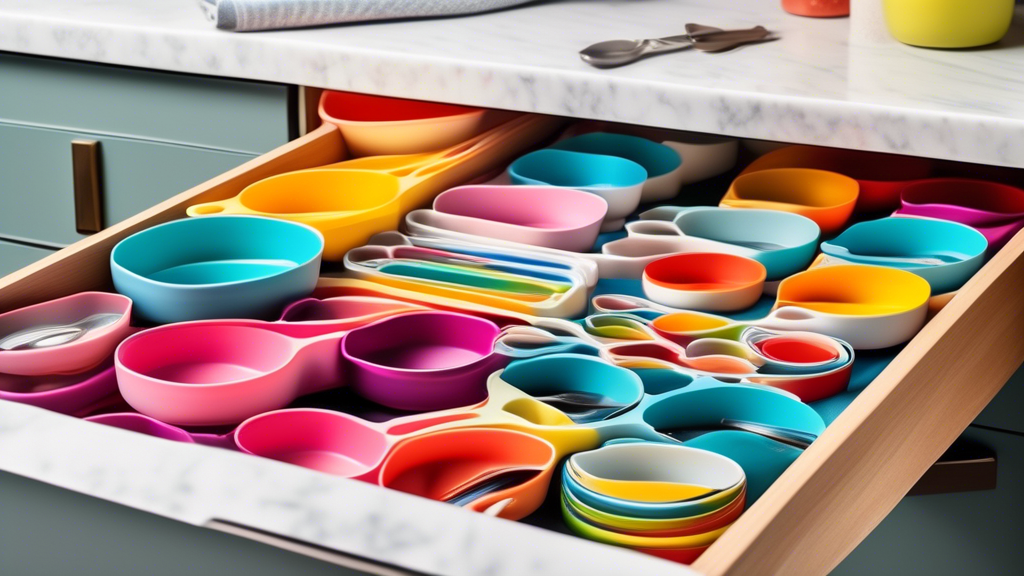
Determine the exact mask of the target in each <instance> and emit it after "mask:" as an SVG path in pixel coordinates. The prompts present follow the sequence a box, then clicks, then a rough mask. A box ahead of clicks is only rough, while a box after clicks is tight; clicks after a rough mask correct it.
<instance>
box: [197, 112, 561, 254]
mask: <svg viewBox="0 0 1024 576" xmlns="http://www.w3.org/2000/svg"><path fill="white" fill-rule="evenodd" d="M559 123H560V120H558V119H552V118H548V117H544V116H522V117H519V118H516V119H514V120H511V121H509V122H507V123H505V124H502V125H501V126H498V127H496V128H493V129H491V130H489V131H487V132H485V133H483V134H481V135H479V136H476V137H474V138H472V139H470V140H467V141H466V142H463V143H461V144H458V145H456V146H453V147H451V148H448V149H445V150H441V151H438V152H433V153H427V154H413V155H408V156H378V157H371V158H362V159H356V160H349V161H347V162H341V163H338V164H331V165H329V166H325V167H321V168H316V169H311V170H300V171H298V172H288V173H285V174H279V175H277V176H272V177H270V178H267V179H264V180H261V181H259V182H256V183H254V184H252V185H250V186H248V187H247V188H246V189H244V190H242V192H241V193H239V194H238V195H237V196H235V197H232V198H228V199H226V200H220V201H215V202H207V203H203V204H197V205H194V206H191V207H189V208H188V211H187V212H188V215H189V216H205V215H209V214H255V215H260V216H268V217H272V218H279V219H282V220H290V221H293V222H301V223H304V224H308V225H309V226H312V227H314V228H316V229H317V230H319V231H320V232H321V233H323V235H324V239H325V242H326V243H325V247H324V259H325V260H329V261H337V260H341V258H342V257H343V256H344V254H345V252H347V251H348V250H349V249H351V248H354V247H356V246H361V245H363V244H365V243H366V241H367V240H368V239H369V238H370V236H372V235H373V234H376V233H378V232H383V231H385V230H394V229H396V228H398V225H399V223H400V222H401V217H402V215H403V214H405V213H406V212H408V211H409V210H412V209H414V208H420V207H423V206H424V205H426V204H429V203H430V202H431V201H432V200H433V199H434V197H435V196H436V195H437V194H439V193H440V192H442V191H444V190H446V189H448V188H450V187H452V186H453V185H455V184H461V183H463V182H466V181H467V180H471V179H472V178H474V177H476V176H479V175H480V174H483V173H486V172H488V171H490V170H492V169H494V168H495V167H497V166H499V165H502V163H503V162H505V161H507V160H508V159H509V158H510V157H512V156H513V155H515V154H516V153H517V152H518V151H519V150H521V149H522V148H524V147H526V146H529V145H531V144H533V143H534V142H536V141H537V140H539V139H542V138H544V137H545V136H546V135H547V134H549V133H550V132H552V131H554V130H555V129H556V128H557V126H558V125H559Z"/></svg>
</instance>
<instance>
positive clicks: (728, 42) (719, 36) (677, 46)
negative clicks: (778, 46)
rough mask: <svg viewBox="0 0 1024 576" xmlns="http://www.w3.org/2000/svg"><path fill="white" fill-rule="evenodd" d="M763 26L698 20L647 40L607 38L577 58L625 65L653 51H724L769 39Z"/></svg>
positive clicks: (601, 65)
mask: <svg viewBox="0 0 1024 576" xmlns="http://www.w3.org/2000/svg"><path fill="white" fill-rule="evenodd" d="M770 34H771V33H770V32H769V31H768V30H766V29H765V28H764V27H763V26H755V27H754V28H750V29H747V30H721V29H719V28H712V27H710V26H701V25H699V24H687V25H686V34H682V35H679V36H668V37H666V38H649V39H647V40H608V41H606V42H598V43H597V44H593V45H591V46H588V47H586V48H584V49H583V50H580V58H582V59H583V61H584V62H586V63H587V64H590V65H591V66H596V67H598V68H613V67H616V66H624V65H626V64H630V63H633V62H636V61H637V60H640V59H641V58H645V57H647V56H652V55H655V54H664V53H667V52H675V51H678V50H685V49H687V48H695V49H697V50H700V51H702V52H723V51H725V50H731V49H732V48H735V47H737V46H740V45H743V44H748V43H751V42H759V41H762V40H766V39H768V37H769V35H770Z"/></svg>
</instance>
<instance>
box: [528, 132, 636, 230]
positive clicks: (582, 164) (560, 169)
mask: <svg viewBox="0 0 1024 576" xmlns="http://www.w3.org/2000/svg"><path fill="white" fill-rule="evenodd" d="M508 174H509V177H510V178H511V179H512V183H513V184H529V185H539V186H562V187H565V188H575V189H577V190H583V191H585V192H590V193H591V194H596V195H598V196H600V197H601V198H603V199H604V200H605V202H607V203H608V213H607V215H606V216H605V219H604V224H602V225H601V231H602V232H613V231H615V230H619V229H621V228H622V226H623V224H625V223H626V217H627V216H629V215H630V214H632V213H633V211H634V210H636V207H637V206H639V205H640V197H641V194H642V193H643V187H644V183H645V182H646V181H647V170H644V168H643V166H641V165H639V164H637V163H636V162H633V161H631V160H626V159H625V158H619V157H617V156H605V155H601V154H586V153H583V152H570V151H568V150H552V149H546V150H537V151H536V152H531V153H529V154H527V155H525V156H523V157H521V158H519V159H518V160H516V161H515V162H513V163H512V164H511V165H510V166H509V167H508Z"/></svg>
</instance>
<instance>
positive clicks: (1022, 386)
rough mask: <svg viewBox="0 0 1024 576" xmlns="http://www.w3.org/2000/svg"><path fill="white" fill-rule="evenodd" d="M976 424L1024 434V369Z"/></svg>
mask: <svg viewBox="0 0 1024 576" xmlns="http://www.w3.org/2000/svg"><path fill="white" fill-rule="evenodd" d="M974 423H975V424H978V425H981V426H988V427H991V428H998V429H999V430H1007V431H1010V432H1017V433H1021V434H1024V368H1021V369H1019V370H1017V372H1016V373H1014V375H1013V376H1011V377H1010V379H1009V380H1008V381H1007V382H1006V386H1003V389H1002V390H1000V391H999V394H998V395H996V397H995V398H994V399H993V400H992V403H991V404H989V405H988V406H987V407H986V408H985V410H984V411H983V412H982V413H981V415H980V416H978V419H977V420H975V421H974Z"/></svg>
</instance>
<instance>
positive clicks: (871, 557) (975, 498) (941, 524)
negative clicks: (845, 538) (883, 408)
mask: <svg viewBox="0 0 1024 576" xmlns="http://www.w3.org/2000/svg"><path fill="white" fill-rule="evenodd" d="M965 436H967V437H969V438H972V439H974V440H977V441H979V442H980V443H982V444H984V445H986V446H988V447H989V448H993V449H994V450H995V452H996V455H997V457H998V460H999V464H998V466H999V471H998V480H997V482H998V487H997V488H996V489H995V490H987V491H982V492H963V493H959V494H935V495H931V496H910V497H908V498H905V499H903V501H902V502H900V504H899V506H897V507H896V508H895V509H894V510H893V511H892V514H890V515H889V516H888V517H886V519H885V520H884V521H882V523H881V524H879V526H878V528H876V529H875V531H874V532H872V533H871V535H870V536H868V537H867V538H866V539H865V540H864V542H863V543H861V545H860V546H858V547H857V549H856V550H854V551H853V553H851V554H850V556H849V557H847V558H846V560H845V561H843V563H842V564H840V565H839V566H838V567H837V568H836V569H835V570H834V571H833V572H832V576H854V575H860V574H874V575H876V576H886V575H892V576H897V575H909V574H935V575H938V574H942V575H948V576H953V575H957V574H963V575H972V574H985V575H992V576H996V575H1002V574H1005V575H1007V576H1009V575H1015V574H1020V570H1021V566H1024V546H1021V545H1020V534H1021V532H1022V531H1024V513H1022V511H1024V437H1021V436H1019V435H1016V434H1008V433H1005V432H994V431H991V430H982V429H978V428H974V427H971V428H969V429H968V431H967V433H966V434H965Z"/></svg>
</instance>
